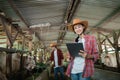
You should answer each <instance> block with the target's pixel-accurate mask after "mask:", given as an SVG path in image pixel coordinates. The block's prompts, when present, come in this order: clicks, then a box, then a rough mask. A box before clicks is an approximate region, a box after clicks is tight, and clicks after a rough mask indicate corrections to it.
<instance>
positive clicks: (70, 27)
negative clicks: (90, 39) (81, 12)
mask: <svg viewBox="0 0 120 80" xmlns="http://www.w3.org/2000/svg"><path fill="white" fill-rule="evenodd" d="M77 24H82V25H84V27H85V30H86V29H87V27H88V21H81V22H79V23H75V24H72V25H69V26H68V30H70V31H74V30H73V27H74V26H75V25H77Z"/></svg>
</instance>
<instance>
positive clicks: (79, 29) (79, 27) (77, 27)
mask: <svg viewBox="0 0 120 80" xmlns="http://www.w3.org/2000/svg"><path fill="white" fill-rule="evenodd" d="M83 30H84V26H83V25H81V24H77V25H75V26H74V31H75V33H76V34H82V33H83Z"/></svg>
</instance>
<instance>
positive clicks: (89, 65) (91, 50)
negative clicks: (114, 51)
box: [83, 35, 99, 77]
mask: <svg viewBox="0 0 120 80" xmlns="http://www.w3.org/2000/svg"><path fill="white" fill-rule="evenodd" d="M84 38H85V51H86V52H87V54H90V55H92V56H93V57H94V59H87V58H86V59H85V68H84V71H83V77H90V76H92V75H93V73H94V62H95V61H96V60H97V59H98V58H99V55H98V48H97V42H96V39H95V37H94V36H90V35H85V37H84Z"/></svg>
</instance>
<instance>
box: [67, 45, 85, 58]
mask: <svg viewBox="0 0 120 80" xmlns="http://www.w3.org/2000/svg"><path fill="white" fill-rule="evenodd" d="M66 46H67V49H68V51H69V53H70V55H71V56H72V57H76V56H80V55H79V54H78V53H79V52H80V50H83V51H84V48H83V43H66Z"/></svg>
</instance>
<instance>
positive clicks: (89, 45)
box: [66, 35, 99, 77]
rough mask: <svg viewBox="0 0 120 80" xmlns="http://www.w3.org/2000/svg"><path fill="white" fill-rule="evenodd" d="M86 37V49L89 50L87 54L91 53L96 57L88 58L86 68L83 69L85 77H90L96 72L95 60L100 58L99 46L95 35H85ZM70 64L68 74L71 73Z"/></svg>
mask: <svg viewBox="0 0 120 80" xmlns="http://www.w3.org/2000/svg"><path fill="white" fill-rule="evenodd" d="M84 38H85V51H86V52H87V54H90V55H92V56H93V57H94V59H87V58H86V59H85V68H84V71H83V77H90V76H92V75H93V73H94V62H95V61H96V60H97V59H98V58H99V55H98V48H97V42H96V39H95V37H94V36H90V35H85V36H84ZM71 62H73V61H71ZM72 65H73V63H72ZM70 66H71V65H68V69H67V71H66V75H68V76H69V75H70V71H71V68H70Z"/></svg>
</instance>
